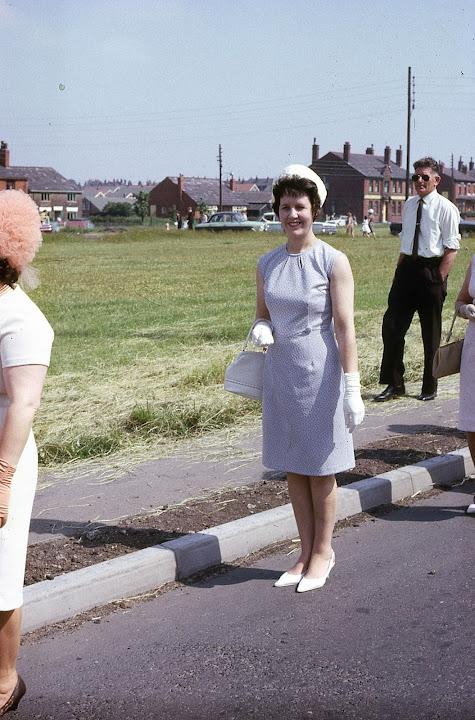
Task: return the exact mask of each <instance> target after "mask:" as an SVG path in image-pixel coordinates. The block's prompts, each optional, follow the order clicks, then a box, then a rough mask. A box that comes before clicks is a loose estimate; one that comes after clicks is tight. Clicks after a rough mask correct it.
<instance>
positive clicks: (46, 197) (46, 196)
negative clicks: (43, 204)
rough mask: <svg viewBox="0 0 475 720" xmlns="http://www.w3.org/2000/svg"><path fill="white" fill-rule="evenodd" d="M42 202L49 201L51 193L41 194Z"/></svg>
mask: <svg viewBox="0 0 475 720" xmlns="http://www.w3.org/2000/svg"><path fill="white" fill-rule="evenodd" d="M41 199H42V200H49V193H41Z"/></svg>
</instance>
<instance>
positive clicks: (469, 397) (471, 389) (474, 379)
mask: <svg viewBox="0 0 475 720" xmlns="http://www.w3.org/2000/svg"><path fill="white" fill-rule="evenodd" d="M468 292H469V294H470V296H471V297H472V302H473V301H474V300H473V299H475V255H472V262H471V267H470V282H469V285H468ZM458 427H459V430H465V432H475V322H474V321H473V320H469V321H468V323H467V330H466V331H465V338H464V341H463V350H462V362H461V364H460V397H459V421H458Z"/></svg>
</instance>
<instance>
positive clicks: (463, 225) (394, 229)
mask: <svg viewBox="0 0 475 720" xmlns="http://www.w3.org/2000/svg"><path fill="white" fill-rule="evenodd" d="M401 230H402V223H400V222H392V223H390V224H389V232H390V233H391V235H399V233H400V232H401ZM459 232H460V234H463V233H470V232H475V220H461V221H460V224H459Z"/></svg>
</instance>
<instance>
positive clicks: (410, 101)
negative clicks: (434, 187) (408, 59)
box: [406, 67, 414, 200]
mask: <svg viewBox="0 0 475 720" xmlns="http://www.w3.org/2000/svg"><path fill="white" fill-rule="evenodd" d="M412 90H413V88H412V89H411V68H410V67H408V68H407V139H406V146H407V147H406V200H407V198H408V197H409V175H410V164H411V112H412V110H413V109H414V102H413V99H412Z"/></svg>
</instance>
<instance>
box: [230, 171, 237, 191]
mask: <svg viewBox="0 0 475 720" xmlns="http://www.w3.org/2000/svg"><path fill="white" fill-rule="evenodd" d="M229 189H230V190H231V192H234V191H235V190H236V181H235V180H234V175H231V177H230V178H229Z"/></svg>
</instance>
